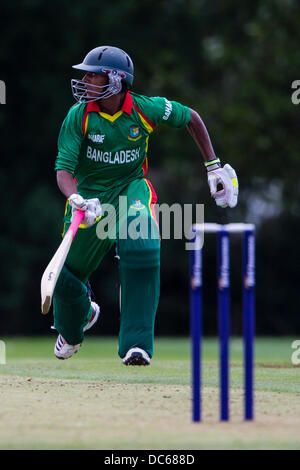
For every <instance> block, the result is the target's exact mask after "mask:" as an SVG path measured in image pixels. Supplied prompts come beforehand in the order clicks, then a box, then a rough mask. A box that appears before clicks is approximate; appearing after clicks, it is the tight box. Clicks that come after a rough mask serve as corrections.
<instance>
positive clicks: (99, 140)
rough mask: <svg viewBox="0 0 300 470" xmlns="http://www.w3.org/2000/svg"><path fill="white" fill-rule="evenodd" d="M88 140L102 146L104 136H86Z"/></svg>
mask: <svg viewBox="0 0 300 470" xmlns="http://www.w3.org/2000/svg"><path fill="white" fill-rule="evenodd" d="M87 137H88V139H90V140H91V141H92V142H95V143H97V144H102V143H103V141H104V137H105V135H101V134H88V136H87Z"/></svg>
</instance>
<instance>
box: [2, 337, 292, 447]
mask: <svg viewBox="0 0 300 470" xmlns="http://www.w3.org/2000/svg"><path fill="white" fill-rule="evenodd" d="M55 338H56V337H55V335H49V337H43V338H2V340H3V341H4V342H5V346H6V364H2V365H1V364H0V398H1V401H0V403H1V408H0V418H1V428H0V448H1V449H300V434H299V429H300V366H293V365H292V363H291V355H292V353H293V349H292V347H291V344H292V342H293V341H294V340H295V339H300V338H257V339H256V345H255V364H256V367H255V421H254V422H244V421H243V362H242V361H243V343H242V340H241V339H240V338H233V339H232V340H231V347H230V357H231V369H230V380H231V393H230V409H231V418H232V419H231V421H230V422H229V423H220V422H219V419H218V418H219V387H218V373H219V364H218V341H217V340H216V339H214V338H211V339H210V338H206V339H205V340H204V342H203V385H204V387H203V422H202V423H192V422H191V387H190V340H189V338H156V341H155V355H154V357H153V359H152V363H151V366H150V367H126V366H123V365H122V362H121V360H120V358H119V357H118V355H117V338H107V337H104V338H102V337H95V336H91V337H88V336H87V337H86V339H85V341H84V343H83V346H82V348H81V349H80V351H79V353H78V354H76V355H75V356H73V357H72V358H70V359H69V360H66V361H59V360H57V359H56V358H55V357H54V355H53V347H54V343H55Z"/></svg>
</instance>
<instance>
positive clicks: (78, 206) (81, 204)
mask: <svg viewBox="0 0 300 470" xmlns="http://www.w3.org/2000/svg"><path fill="white" fill-rule="evenodd" d="M69 203H70V204H71V206H72V210H73V209H74V210H77V211H85V210H86V208H87V206H86V200H85V199H83V197H82V196H80V194H77V193H74V194H71V196H70V197H69Z"/></svg>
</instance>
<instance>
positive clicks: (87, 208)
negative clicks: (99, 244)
mask: <svg viewBox="0 0 300 470" xmlns="http://www.w3.org/2000/svg"><path fill="white" fill-rule="evenodd" d="M69 202H70V204H71V207H72V217H71V221H72V220H73V217H74V215H75V213H76V211H78V210H81V211H84V219H83V220H82V223H81V225H80V227H82V228H87V227H91V226H92V225H94V223H95V222H97V221H98V220H99V219H100V218H101V216H102V207H101V204H100V201H99V199H97V198H94V199H83V197H82V196H80V194H71V196H70V197H69Z"/></svg>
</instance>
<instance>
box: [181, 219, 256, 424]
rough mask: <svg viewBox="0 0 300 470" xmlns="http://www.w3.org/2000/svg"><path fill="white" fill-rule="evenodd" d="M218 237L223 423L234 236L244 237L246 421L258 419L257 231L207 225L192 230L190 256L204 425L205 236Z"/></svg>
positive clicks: (194, 353)
mask: <svg viewBox="0 0 300 470" xmlns="http://www.w3.org/2000/svg"><path fill="white" fill-rule="evenodd" d="M201 231H204V232H208V233H209V232H210V233H217V284H218V286H217V292H218V329H219V359H220V420H221V421H228V420H229V340H230V236H229V234H230V233H243V244H242V247H243V258H242V259H243V261H242V264H243V266H242V278H243V282H242V289H243V337H244V390H245V411H244V418H245V420H253V418H254V397H253V389H254V336H255V227H254V225H252V224H240V223H239V224H227V225H218V224H204V225H202V226H197V225H194V226H193V227H192V242H193V243H194V247H193V249H192V250H191V252H190V329H191V339H192V349H191V358H192V419H193V421H195V422H197V421H201V366H202V364H201V342H202V288H203V281H202V233H201Z"/></svg>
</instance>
